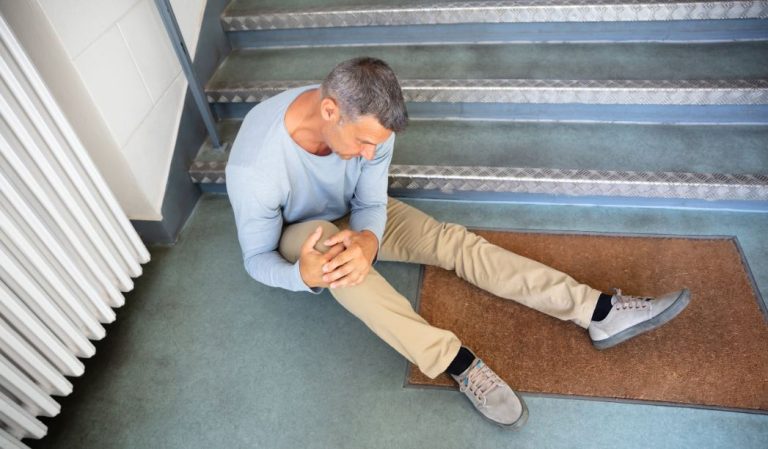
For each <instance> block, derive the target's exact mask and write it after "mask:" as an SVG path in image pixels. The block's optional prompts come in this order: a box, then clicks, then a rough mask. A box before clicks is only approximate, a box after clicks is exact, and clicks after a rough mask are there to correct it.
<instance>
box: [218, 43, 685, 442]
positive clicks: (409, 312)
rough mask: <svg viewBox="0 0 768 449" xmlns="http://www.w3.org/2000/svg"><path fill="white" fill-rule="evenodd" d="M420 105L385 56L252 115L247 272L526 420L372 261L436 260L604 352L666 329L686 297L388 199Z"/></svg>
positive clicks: (521, 408) (241, 222)
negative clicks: (325, 294)
mask: <svg viewBox="0 0 768 449" xmlns="http://www.w3.org/2000/svg"><path fill="white" fill-rule="evenodd" d="M407 122H408V115H407V112H406V108H405V103H404V100H403V95H402V92H401V90H400V86H399V84H398V82H397V78H396V77H395V74H394V73H393V72H392V70H391V69H390V68H389V66H387V64H386V63H384V62H383V61H381V60H377V59H372V58H357V59H352V60H349V61H345V62H342V63H341V64H339V65H338V66H336V68H334V69H333V71H332V72H331V73H330V74H329V75H328V77H327V78H326V79H325V81H324V82H323V84H322V85H321V86H319V87H318V86H307V87H302V88H297V89H292V90H288V91H286V92H283V93H281V94H279V95H277V96H275V97H272V98H270V99H269V100H267V101H264V102H262V103H261V104H259V105H257V106H256V107H254V108H253V109H252V110H251V111H250V112H249V113H248V115H247V116H246V117H245V119H244V120H243V124H242V127H241V128H240V132H239V134H238V136H237V138H236V139H235V142H234V144H233V147H232V152H231V155H230V158H229V162H228V164H227V170H226V171H227V173H226V174H227V190H228V192H229V197H230V201H231V202H232V206H233V209H234V213H235V220H236V223H237V229H238V237H239V240H240V245H241V248H242V251H243V259H244V263H245V269H246V270H247V271H248V273H249V274H250V275H251V276H252V277H253V278H254V279H256V280H257V281H259V282H262V283H264V284H267V285H270V286H275V287H281V288H285V289H288V290H293V291H308V292H313V293H319V292H320V291H322V289H324V288H330V292H331V294H332V295H333V297H334V298H335V299H336V300H337V301H338V302H339V303H340V304H341V305H342V306H343V307H345V308H346V309H347V310H348V311H350V312H351V313H352V314H353V315H355V316H356V317H358V318H359V319H361V320H362V321H363V322H364V323H365V324H366V325H367V326H368V327H369V328H370V329H371V330H372V331H373V332H375V333H376V334H377V335H378V336H379V337H381V338H382V339H383V340H384V341H386V342H387V343H388V344H390V345H391V346H392V347H393V348H394V349H396V350H397V351H398V352H400V354H402V355H403V356H404V357H406V358H407V359H408V360H409V361H410V362H411V363H414V364H415V365H417V366H418V367H419V369H420V370H421V371H422V372H423V373H424V374H425V375H427V376H429V377H430V378H435V377H437V376H438V375H440V374H441V373H443V372H448V373H449V374H450V375H451V376H453V378H454V379H455V380H456V381H457V382H458V384H459V386H460V389H461V391H462V392H464V393H465V394H466V396H467V397H468V398H469V399H470V401H471V402H472V404H473V405H474V406H475V408H476V409H477V410H478V411H479V412H480V413H481V414H482V415H483V416H484V417H485V418H486V419H489V420H490V421H492V422H494V423H496V424H498V425H501V426H505V427H508V428H512V429H517V428H520V427H521V426H522V425H523V424H524V423H525V421H526V419H527V416H528V411H527V408H526V405H525V403H524V402H523V400H522V399H521V398H520V397H519V396H518V395H517V394H516V393H515V392H514V391H512V389H510V387H509V386H508V385H507V384H506V383H505V382H504V381H502V380H501V379H500V378H499V377H498V376H497V375H496V374H495V373H494V372H493V371H492V370H491V369H490V368H489V367H488V366H487V365H486V364H485V363H483V361H482V360H481V359H479V358H477V357H476V356H475V355H474V354H473V353H472V351H470V350H469V348H466V347H463V346H462V345H461V341H460V340H459V339H458V338H457V337H456V336H455V335H454V334H453V333H452V332H450V331H448V330H444V329H438V328H436V327H433V326H430V325H429V323H427V322H426V321H425V320H424V319H423V318H421V317H420V316H419V315H418V314H416V312H415V311H414V310H413V308H412V307H411V304H410V303H409V301H408V300H407V299H405V298H404V297H403V296H402V295H400V294H399V293H398V292H397V291H395V289H394V288H392V286H390V285H389V284H388V283H387V281H386V280H384V279H383V278H382V277H381V275H379V274H378V273H377V272H376V270H374V269H373V268H372V267H371V265H372V264H373V263H374V261H376V260H377V259H378V260H392V261H404V262H414V263H423V264H431V265H438V266H440V267H442V268H445V269H450V270H455V271H456V273H457V274H458V275H459V276H460V277H462V278H463V279H466V280H467V281H469V282H471V283H473V284H475V285H477V286H479V287H481V288H483V289H485V290H487V291H489V292H491V293H494V294H496V295H498V296H500V297H502V298H507V299H513V300H515V301H518V302H520V303H522V304H525V305H527V306H529V307H533V308H535V309H537V310H539V311H541V312H544V313H546V314H548V315H551V316H554V317H556V318H559V319H562V320H571V321H573V322H574V323H576V324H577V325H579V326H581V327H583V328H586V329H588V330H589V335H590V337H591V339H592V341H593V343H594V345H595V346H596V347H597V348H598V349H605V348H608V347H610V346H613V345H615V344H618V343H620V342H622V341H624V340H626V339H628V338H631V337H633V336H635V335H637V334H639V333H641V332H645V331H648V330H651V329H653V328H656V327H658V326H660V325H661V324H663V323H665V322H667V321H669V320H670V319H672V318H674V317H675V316H676V315H677V314H678V313H680V312H681V311H682V310H683V308H685V306H686V305H687V303H688V300H689V293H688V291H687V290H682V291H679V292H674V293H670V294H667V295H664V296H662V297H660V298H658V299H653V298H641V297H632V296H624V295H622V294H621V292H620V291H619V290H617V292H616V294H615V295H613V296H611V295H606V294H603V293H602V292H600V291H598V290H595V289H593V288H591V287H589V286H587V285H584V284H580V283H578V282H576V281H575V280H574V279H572V278H571V277H569V276H567V275H566V274H563V273H561V272H559V271H556V270H554V269H552V268H549V267H547V266H545V265H543V264H540V263H538V262H535V261H533V260H530V259H527V258H524V257H521V256H518V255H516V254H514V253H511V252H509V251H506V250H504V249H502V248H499V247H497V246H494V245H492V244H490V243H488V242H487V241H485V240H484V239H482V238H481V237H479V236H477V235H475V234H473V233H471V232H468V231H467V230H466V229H465V228H464V227H462V226H459V225H455V224H449V223H440V222H437V221H436V220H434V219H433V218H431V217H429V216H427V215H426V214H424V213H422V212H420V211H418V210H417V209H415V208H413V207H411V206H408V205H406V204H404V203H402V202H399V201H397V200H394V199H391V198H387V173H388V168H389V164H390V161H391V159H392V150H393V147H394V142H395V133H396V132H399V131H401V130H403V129H404V128H405V127H406V125H407Z"/></svg>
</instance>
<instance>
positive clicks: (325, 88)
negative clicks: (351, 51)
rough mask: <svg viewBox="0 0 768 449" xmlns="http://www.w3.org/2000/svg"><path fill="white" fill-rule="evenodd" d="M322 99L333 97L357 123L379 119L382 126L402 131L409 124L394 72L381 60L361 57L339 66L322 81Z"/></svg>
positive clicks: (401, 93) (342, 111)
mask: <svg viewBox="0 0 768 449" xmlns="http://www.w3.org/2000/svg"><path fill="white" fill-rule="evenodd" d="M321 92H322V96H323V98H326V97H331V98H333V99H334V100H336V102H337V103H338V105H339V108H341V113H342V115H344V116H346V117H347V118H349V119H350V120H352V121H355V120H357V119H358V117H360V116H361V115H372V116H374V117H376V119H377V120H378V121H379V123H380V124H381V126H383V127H384V128H387V129H388V130H390V131H394V132H400V131H402V130H404V129H405V127H406V126H407V125H408V111H406V109H405V100H404V99H403V92H402V90H400V84H399V83H398V82H397V77H396V76H395V72H393V71H392V69H391V68H390V67H389V65H387V63H386V62H384V61H382V60H381V59H376V58H369V57H362V58H354V59H350V60H348V61H344V62H342V63H340V64H339V65H337V66H336V67H335V68H334V69H333V70H331V73H329V74H328V76H327V77H326V78H325V80H324V81H323V84H322V86H321Z"/></svg>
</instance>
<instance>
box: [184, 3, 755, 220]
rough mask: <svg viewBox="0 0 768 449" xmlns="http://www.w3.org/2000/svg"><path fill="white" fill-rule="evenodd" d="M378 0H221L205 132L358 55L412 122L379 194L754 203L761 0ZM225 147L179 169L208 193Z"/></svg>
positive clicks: (225, 126)
mask: <svg viewBox="0 0 768 449" xmlns="http://www.w3.org/2000/svg"><path fill="white" fill-rule="evenodd" d="M371 1H375V0H368V2H371ZM384 3H385V2H380V3H371V4H367V2H366V0H324V1H321V0H267V1H263V0H262V1H257V0H235V1H233V2H232V3H231V4H230V5H229V6H228V8H227V9H226V10H225V11H224V13H223V14H222V17H221V23H222V26H223V27H224V29H225V31H226V32H227V35H228V37H229V40H230V42H231V44H232V48H233V50H232V52H231V54H230V55H229V56H228V57H227V58H226V60H225V61H224V62H223V63H222V64H221V66H220V67H219V68H218V70H217V72H216V73H215V74H214V76H213V77H212V78H211V79H210V80H209V81H208V83H207V85H206V88H205V90H206V93H207V96H208V101H209V102H210V104H211V105H212V108H213V111H214V114H215V115H216V116H217V117H218V119H219V123H218V125H219V128H220V131H221V133H222V138H223V140H224V141H225V142H231V141H232V140H233V139H234V136H235V135H236V133H237V130H238V128H239V126H240V121H241V120H242V118H243V117H244V116H245V114H246V113H247V112H248V110H249V109H250V108H251V107H253V106H254V105H255V104H257V103H258V102H259V101H262V100H264V99H266V98H268V97H270V96H272V95H275V94H277V93H279V92H281V91H283V90H285V89H288V88H291V87H296V86H302V85H306V84H311V83H319V82H320V80H322V79H323V77H324V76H325V75H326V74H327V73H328V72H329V71H330V70H331V69H332V68H333V67H334V65H335V64H336V63H338V62H340V61H342V60H345V59H348V58H351V57H355V56H374V57H378V58H381V59H383V60H385V61H387V62H388V63H389V64H390V65H391V66H392V68H393V69H394V70H395V72H396V73H397V75H398V78H399V79H400V81H401V84H402V86H403V92H404V95H405V97H406V100H407V101H408V110H409V114H410V116H411V118H412V122H411V125H410V126H409V128H408V129H407V130H406V131H405V132H403V133H401V134H399V135H398V136H397V143H396V151H395V153H394V158H393V162H392V166H391V168H390V179H389V182H390V185H389V188H390V194H391V195H393V196H398V197H419V198H441V199H454V200H473V201H512V202H533V203H547V204H589V205H615V206H641V207H677V208H704V209H727V210H743V211H763V212H764V211H768V1H729V2H723V1H709V2H675V1H670V0H645V1H637V0H518V1H491V2H489V1H483V2H476V1H472V2H469V1H468V2H458V3H457V2H437V1H435V0H431V1H425V0H401V1H400V2H396V6H392V5H385V4H384ZM227 156H228V155H227V153H226V151H225V152H217V151H214V150H213V149H212V148H211V145H210V144H209V143H205V144H204V145H203V146H202V148H201V149H200V153H199V155H198V157H197V159H196V160H195V162H194V163H193V165H192V167H191V169H190V176H191V177H192V178H193V180H195V181H196V182H198V183H200V185H201V187H202V188H203V190H204V191H209V192H223V191H225V188H224V186H225V182H226V179H225V175H224V169H225V166H226V160H227Z"/></svg>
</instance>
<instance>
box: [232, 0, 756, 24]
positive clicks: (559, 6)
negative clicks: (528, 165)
mask: <svg viewBox="0 0 768 449" xmlns="http://www.w3.org/2000/svg"><path fill="white" fill-rule="evenodd" d="M765 18H768V1H733V2H712V1H709V2H664V3H659V2H650V3H649V2H642V1H624V2H617V1H611V0H591V1H586V2H585V1H584V0H570V1H564V0H554V1H538V2H537V1H535V0H529V1H516V2H509V1H495V2H491V1H485V2H462V3H458V2H448V3H439V2H436V3H434V4H431V5H414V6H411V7H408V6H394V7H393V6H360V7H345V8H333V7H322V8H311V9H281V10H272V11H266V10H265V11H263V12H258V11H256V10H254V11H248V12H245V11H244V12H240V13H232V14H229V13H228V12H227V11H225V12H224V14H222V16H221V22H222V26H223V28H224V30H225V31H256V30H276V29H296V28H328V27H351V26H397V25H426V24H457V23H534V22H609V21H610V22H626V21H679V20H723V19H765Z"/></svg>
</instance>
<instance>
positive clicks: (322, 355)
mask: <svg viewBox="0 0 768 449" xmlns="http://www.w3.org/2000/svg"><path fill="white" fill-rule="evenodd" d="M410 203H412V204H414V205H416V206H418V207H420V208H422V209H423V210H425V211H427V212H429V213H431V214H433V215H435V216H436V217H438V218H439V219H442V220H446V221H456V222H460V223H463V224H466V225H470V226H482V227H495V228H511V229H541V230H543V229H552V230H575V231H600V232H630V233H654V234H697V235H736V236H737V237H738V239H739V242H740V244H741V245H742V247H743V250H744V252H745V254H746V257H747V259H748V262H749V264H750V266H751V268H752V270H753V274H754V276H755V279H756V282H757V284H758V286H760V287H761V290H762V292H763V293H764V294H766V293H767V292H768V245H765V243H764V242H765V237H764V236H765V234H766V231H768V214H744V213H729V212H701V211H674V210H661V209H620V208H596V207H591V208H590V207H577V206H539V205H508V204H487V203H486V204H468V203H447V202H436V201H410ZM152 256H153V260H152V262H150V263H149V264H148V265H146V266H145V274H144V275H143V276H142V277H140V278H138V279H137V280H136V289H135V291H133V292H131V293H129V294H128V295H127V298H126V306H125V307H123V308H122V309H120V310H119V311H118V317H117V322H115V323H114V324H112V325H110V326H108V328H107V338H106V339H105V340H104V341H102V342H99V343H98V344H97V354H96V356H95V357H94V358H93V359H92V360H89V361H88V362H87V365H86V374H85V375H84V376H83V377H82V378H80V379H75V380H74V384H75V392H74V393H73V394H72V395H71V396H70V397H68V398H65V399H63V400H62V401H61V402H62V407H63V412H62V414H61V415H60V416H59V417H57V418H56V419H55V420H53V421H48V425H49V435H48V437H46V439H44V440H42V441H41V442H29V441H27V443H28V444H30V445H31V446H32V447H37V448H58V449H66V448H78V449H83V448H185V449H187V448H189V449H191V448H250V447H263V448H286V449H288V448H290V449H296V448H388V449H391V448H419V449H421V448H537V449H540V448H553V449H554V448H607V447H612V448H649V447H657V448H697V449H700V448H727V449H735V448H760V449H764V448H766V447H768V415H757V414H747V413H734V412H722V411H713V410H703V409H692V408H682V407H668V406H655V405H638V404H626V403H611V402H603V401H588V400H577V399H557V398H544V397H531V396H526V401H527V402H528V405H529V408H530V413H531V416H530V420H529V422H528V425H527V426H526V427H525V428H524V429H523V430H522V431H521V432H517V433H511V432H507V431H504V430H501V429H499V428H496V427H494V426H492V425H490V424H488V423H487V422H485V421H484V420H482V419H481V418H480V416H479V415H477V414H476V413H475V412H474V411H473V409H472V408H471V406H470V404H469V402H468V401H467V400H466V399H465V398H464V397H463V395H461V394H460V393H458V392H453V391H445V390H428V389H417V388H403V381H404V375H405V369H406V362H405V360H404V359H402V358H401V357H400V356H399V355H398V354H397V353H395V352H394V351H393V350H392V349H390V348H389V347H388V346H386V345H385V344H383V343H382V342H381V341H379V340H378V339H377V337H375V336H374V335H373V334H372V333H371V332H370V331H368V330H367V329H366V328H365V327H364V325H362V324H361V323H360V322H358V321H357V320H356V319H355V318H354V317H352V316H351V315H350V314H349V313H347V312H346V311H345V310H344V309H342V308H341V307H339V306H338V305H337V304H336V303H335V301H334V300H333V299H332V298H331V297H330V295H328V294H327V293H325V294H322V295H319V296H315V295H310V294H296V293H290V292H285V291H281V290H277V289H271V288H268V287H264V286H262V285H259V284H257V283H256V282H255V281H252V280H251V279H250V278H249V277H248V276H247V274H246V273H245V271H244V270H243V267H242V263H241V259H240V252H239V247H238V243H237V239H236V234H235V227H234V222H233V217H232V211H231V209H230V206H229V202H228V200H227V198H226V197H225V196H205V197H204V198H203V199H202V200H201V202H200V204H199V207H198V209H197V210H196V212H195V214H194V216H193V217H192V219H191V220H190V223H189V224H188V226H187V228H186V229H185V231H184V233H183V235H182V237H181V239H180V241H179V243H178V244H177V245H176V246H175V247H172V248H161V247H158V248H153V249H152ZM379 268H380V271H381V272H382V273H383V274H384V275H385V276H386V277H387V278H388V279H390V281H391V282H392V283H393V284H394V285H396V286H397V288H398V289H399V290H400V291H401V292H403V293H404V294H405V295H406V296H407V297H409V298H410V299H412V300H415V295H416V289H417V282H418V267H416V266H409V265H404V264H392V263H384V264H380V267H379ZM719 312H722V311H713V313H719ZM585 338H586V337H585ZM627 375H633V373H627ZM649 381H652V379H649Z"/></svg>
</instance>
